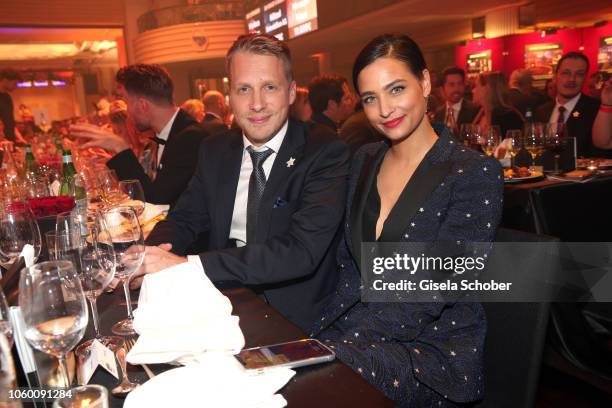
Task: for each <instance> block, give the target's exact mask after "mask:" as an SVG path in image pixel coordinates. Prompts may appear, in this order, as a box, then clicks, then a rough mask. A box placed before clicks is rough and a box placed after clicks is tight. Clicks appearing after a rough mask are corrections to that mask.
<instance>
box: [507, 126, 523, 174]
mask: <svg viewBox="0 0 612 408" xmlns="http://www.w3.org/2000/svg"><path fill="white" fill-rule="evenodd" d="M506 139H508V140H510V143H508V147H509V149H508V151H509V152H510V168H512V167H514V158H515V157H516V155H517V154H518V152H520V151H521V148H522V147H523V132H521V130H520V129H509V130H508V131H506Z"/></svg>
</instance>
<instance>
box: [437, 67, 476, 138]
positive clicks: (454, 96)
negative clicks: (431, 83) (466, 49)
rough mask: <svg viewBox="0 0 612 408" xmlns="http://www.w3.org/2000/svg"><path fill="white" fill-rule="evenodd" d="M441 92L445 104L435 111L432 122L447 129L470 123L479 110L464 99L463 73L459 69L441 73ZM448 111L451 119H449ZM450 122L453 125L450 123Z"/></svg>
mask: <svg viewBox="0 0 612 408" xmlns="http://www.w3.org/2000/svg"><path fill="white" fill-rule="evenodd" d="M442 90H443V91H444V98H445V99H446V103H445V104H444V106H441V107H439V108H438V110H436V113H435V115H434V120H435V121H436V122H441V123H444V124H445V125H447V127H454V126H457V127H459V126H461V125H462V124H464V123H472V121H473V120H474V118H475V117H476V114H477V113H478V111H479V110H480V109H479V107H478V106H476V105H474V104H473V103H472V102H470V101H468V100H467V99H465V71H464V70H463V69H461V68H459V67H449V68H446V69H445V70H444V71H443V72H442ZM450 111H452V115H453V119H450ZM451 120H452V121H454V124H452V123H450V122H451ZM449 125H450V126H449Z"/></svg>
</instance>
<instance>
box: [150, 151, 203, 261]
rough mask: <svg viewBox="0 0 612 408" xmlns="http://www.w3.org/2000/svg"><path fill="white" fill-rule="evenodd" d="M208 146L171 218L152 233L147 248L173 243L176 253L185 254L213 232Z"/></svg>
mask: <svg viewBox="0 0 612 408" xmlns="http://www.w3.org/2000/svg"><path fill="white" fill-rule="evenodd" d="M206 146H207V145H206V143H202V144H201V146H200V148H199V154H198V166H197V168H196V171H195V173H194V174H193V177H191V180H190V181H189V184H188V185H187V188H186V189H185V191H183V193H182V194H181V196H180V197H179V199H178V201H177V203H176V205H175V206H174V207H173V208H172V211H170V213H169V214H168V219H167V221H162V222H160V223H158V224H157V225H156V226H155V228H154V229H153V231H151V234H149V237H148V238H147V245H159V244H162V243H171V244H172V252H174V253H177V254H184V253H185V251H186V250H187V248H189V246H190V245H191V244H192V243H193V241H195V239H196V238H197V236H198V234H199V233H201V232H204V231H208V230H209V228H210V215H209V212H208V208H206V206H205V205H204V203H206V202H208V200H206V198H205V197H204V196H203V194H206V192H207V190H206V189H205V188H204V179H205V177H206V174H205V169H204V163H205V161H206V151H207V149H206Z"/></svg>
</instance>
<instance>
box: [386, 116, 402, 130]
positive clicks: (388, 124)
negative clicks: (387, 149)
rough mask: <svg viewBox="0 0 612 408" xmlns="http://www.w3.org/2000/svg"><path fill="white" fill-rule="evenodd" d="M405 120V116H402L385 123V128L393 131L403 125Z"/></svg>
mask: <svg viewBox="0 0 612 408" xmlns="http://www.w3.org/2000/svg"><path fill="white" fill-rule="evenodd" d="M403 120H404V116H400V117H399V118H395V119H393V120H390V121H388V122H383V126H384V127H386V128H388V129H393V128H394V127H396V126H397V125H399V124H400V123H402V121H403Z"/></svg>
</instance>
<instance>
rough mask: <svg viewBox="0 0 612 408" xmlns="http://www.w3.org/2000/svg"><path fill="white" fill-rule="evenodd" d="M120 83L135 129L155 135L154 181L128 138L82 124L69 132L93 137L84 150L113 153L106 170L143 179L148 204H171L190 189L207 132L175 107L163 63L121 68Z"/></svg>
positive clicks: (127, 178)
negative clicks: (131, 146) (161, 64)
mask: <svg viewBox="0 0 612 408" xmlns="http://www.w3.org/2000/svg"><path fill="white" fill-rule="evenodd" d="M116 81H117V85H118V90H117V92H118V94H119V95H120V97H121V99H123V100H124V101H125V102H126V103H127V109H128V116H129V117H130V119H131V120H132V121H133V122H134V125H135V126H136V128H137V129H138V130H139V131H141V132H142V131H145V130H148V129H152V130H153V131H154V132H155V135H156V136H155V138H154V139H153V140H154V141H155V142H156V143H157V144H158V146H157V154H156V157H154V159H155V160H156V163H157V166H156V168H157V171H156V172H155V173H156V174H155V177H154V178H153V179H151V178H150V177H149V176H147V174H146V172H145V169H143V167H142V166H141V165H140V163H139V162H138V159H137V158H136V156H135V154H134V152H133V151H132V149H130V146H129V145H128V143H127V142H126V140H125V139H123V138H122V137H120V136H118V135H115V134H114V133H113V132H112V131H109V130H106V129H103V128H100V127H97V126H93V125H87V124H83V125H74V126H72V128H71V133H72V134H73V135H75V136H76V137H81V138H85V139H89V141H87V142H86V143H85V144H84V145H83V147H102V148H103V149H105V150H107V151H109V152H110V153H111V154H113V157H112V158H111V159H110V160H109V161H108V162H107V163H106V165H107V167H109V168H111V169H113V170H115V171H116V172H117V176H118V177H119V179H120V180H130V179H136V180H140V183H141V184H142V188H143V190H144V193H145V198H146V200H147V202H150V203H154V204H170V205H171V206H172V205H174V203H175V202H176V200H177V199H178V197H179V196H180V194H181V193H182V192H183V190H184V189H185V188H186V187H187V183H188V182H189V179H190V178H191V176H192V174H193V172H194V170H195V168H196V164H197V159H198V148H199V146H200V142H201V141H202V139H204V137H205V136H207V134H206V132H205V131H204V130H203V129H202V128H201V127H200V126H199V124H198V122H196V120H195V119H194V118H193V117H191V116H190V115H189V114H188V113H187V112H185V111H183V110H181V109H179V108H177V107H176V105H174V101H173V96H172V93H173V89H174V86H173V84H172V79H171V78H170V76H169V75H168V72H167V71H166V70H165V69H164V68H162V67H160V66H159V65H148V64H136V65H129V66H126V67H123V68H121V69H120V70H119V71H118V72H117V76H116Z"/></svg>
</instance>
